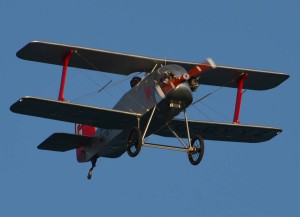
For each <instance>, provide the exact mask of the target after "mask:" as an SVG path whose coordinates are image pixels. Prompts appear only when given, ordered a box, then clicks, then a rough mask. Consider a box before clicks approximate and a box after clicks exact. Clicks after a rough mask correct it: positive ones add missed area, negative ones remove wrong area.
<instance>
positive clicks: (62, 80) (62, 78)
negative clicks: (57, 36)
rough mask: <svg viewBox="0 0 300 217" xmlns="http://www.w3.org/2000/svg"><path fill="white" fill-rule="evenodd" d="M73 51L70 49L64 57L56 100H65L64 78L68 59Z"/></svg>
mask: <svg viewBox="0 0 300 217" xmlns="http://www.w3.org/2000/svg"><path fill="white" fill-rule="evenodd" d="M73 53H74V50H70V51H69V53H68V54H67V55H66V57H65V58H64V60H63V61H64V64H63V69H62V73H61V82H60V89H59V95H58V100H59V101H63V102H65V101H66V100H65V98H64V92H65V84H66V78H67V70H68V65H69V60H70V58H71V56H72V54H73Z"/></svg>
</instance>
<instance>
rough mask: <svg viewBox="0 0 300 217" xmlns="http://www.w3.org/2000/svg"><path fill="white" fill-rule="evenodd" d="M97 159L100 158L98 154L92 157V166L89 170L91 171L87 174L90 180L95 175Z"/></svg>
mask: <svg viewBox="0 0 300 217" xmlns="http://www.w3.org/2000/svg"><path fill="white" fill-rule="evenodd" d="M97 159H98V156H96V155H95V156H94V157H92V159H91V163H92V167H91V169H90V170H89V173H88V175H87V178H88V180H90V179H91V178H92V176H93V169H94V168H95V167H96V163H97Z"/></svg>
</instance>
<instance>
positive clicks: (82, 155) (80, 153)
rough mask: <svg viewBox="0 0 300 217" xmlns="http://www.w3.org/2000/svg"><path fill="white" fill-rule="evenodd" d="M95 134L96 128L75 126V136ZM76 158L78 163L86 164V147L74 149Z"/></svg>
mask: <svg viewBox="0 0 300 217" xmlns="http://www.w3.org/2000/svg"><path fill="white" fill-rule="evenodd" d="M95 133H96V127H92V126H88V125H83V124H75V134H77V135H84V136H94V135H95ZM76 157H77V161H78V162H80V163H81V162H87V159H86V147H84V146H82V147H79V148H76Z"/></svg>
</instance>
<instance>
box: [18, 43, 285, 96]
mask: <svg viewBox="0 0 300 217" xmlns="http://www.w3.org/2000/svg"><path fill="white" fill-rule="evenodd" d="M71 50H74V51H76V52H75V54H73V55H72V57H71V58H70V61H69V66H71V67H76V68H82V69H89V70H95V71H102V72H109V73H116V74H121V75H129V74H131V73H134V72H150V71H152V69H153V68H154V67H155V66H156V64H157V65H158V66H161V65H166V64H167V65H169V64H177V65H180V66H182V67H184V68H185V69H186V70H187V71H189V70H190V69H191V68H194V67H196V66H198V65H199V63H193V62H184V61H176V60H166V59H159V58H151V57H145V56H138V55H132V54H125V53H118V52H112V51H105V50H97V49H91V48H85V47H78V46H71V45H65V44H57V43H50V42H41V41H33V42H30V43H28V44H27V45H25V46H24V47H23V48H22V49H21V50H19V51H18V52H17V56H18V57H19V58H21V59H25V60H31V61H37V62H43V63H50V64H55V65H63V62H64V61H63V60H64V58H65V57H66V55H67V54H68V53H69V52H70V51H71ZM243 73H247V74H248V78H247V79H246V81H245V84H244V89H251V90H267V89H271V88H274V87H276V86H278V85H279V84H281V83H282V82H283V81H285V80H286V79H288V77H289V75H287V74H284V73H279V72H270V71H262V70H253V69H243V68H234V67H225V66H216V68H214V69H212V70H208V71H205V72H203V73H201V78H200V80H199V81H200V83H201V84H206V85H214V86H226V87H234V88H235V87H237V84H236V80H237V79H238V78H239V76H240V75H241V74H243Z"/></svg>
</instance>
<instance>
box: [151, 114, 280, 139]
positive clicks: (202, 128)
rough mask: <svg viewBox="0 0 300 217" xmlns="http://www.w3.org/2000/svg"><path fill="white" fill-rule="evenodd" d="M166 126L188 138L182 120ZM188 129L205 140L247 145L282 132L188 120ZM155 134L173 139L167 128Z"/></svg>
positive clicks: (263, 128)
mask: <svg viewBox="0 0 300 217" xmlns="http://www.w3.org/2000/svg"><path fill="white" fill-rule="evenodd" d="M168 125H169V127H170V128H172V129H173V130H174V131H175V132H176V133H177V134H178V136H179V137H182V138H187V137H188V136H187V130H186V124H185V121H184V120H180V119H174V120H172V121H170V122H169V124H168ZM189 129H190V134H191V135H196V134H198V135H200V136H202V137H203V139H205V140H217V141H230V142H248V143H257V142H265V141H268V140H270V139H272V138H273V137H275V136H276V135H278V134H279V133H281V132H282V130H281V129H278V128H273V127H265V126H253V125H243V124H231V123H217V122H205V121H194V120H189ZM156 134H157V135H160V136H165V137H174V134H173V133H172V132H171V131H170V130H169V128H168V127H167V126H165V127H164V128H162V129H161V130H160V131H159V132H158V133H156Z"/></svg>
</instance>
